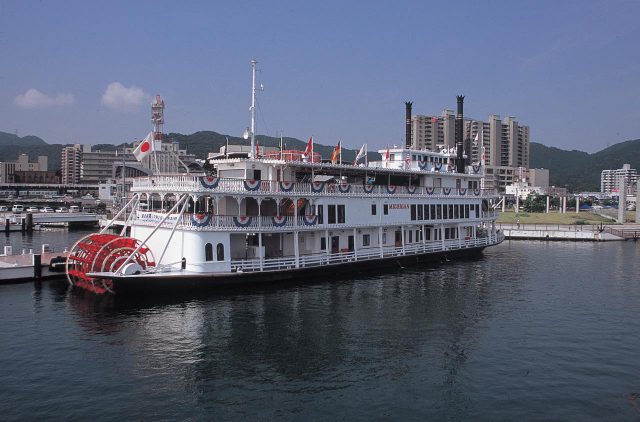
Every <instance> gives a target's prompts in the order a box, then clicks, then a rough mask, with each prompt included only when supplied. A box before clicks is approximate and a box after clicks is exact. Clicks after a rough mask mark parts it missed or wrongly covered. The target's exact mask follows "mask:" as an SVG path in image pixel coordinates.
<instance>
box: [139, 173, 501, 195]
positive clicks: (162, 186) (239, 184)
mask: <svg viewBox="0 0 640 422" xmlns="http://www.w3.org/2000/svg"><path fill="white" fill-rule="evenodd" d="M133 190H134V191H136V192H148V193H154V192H158V193H167V192H194V193H196V192H197V193H202V194H205V193H210V194H215V193H223V194H226V193H230V194H233V193H237V194H243V193H244V194H250V195H263V196H264V195H269V194H277V195H279V196H293V195H304V196H327V195H331V196H334V195H336V196H353V195H359V196H372V195H383V196H394V195H408V196H414V195H418V196H420V195H422V196H427V197H430V196H437V197H494V196H495V195H496V193H495V190H494V189H480V188H456V187H426V186H400V185H398V186H395V185H372V184H363V183H344V182H311V183H308V182H307V183H305V182H279V181H269V180H258V181H255V180H243V179H232V178H216V177H214V178H207V177H206V176H185V175H181V176H150V177H141V178H136V179H134V181H133Z"/></svg>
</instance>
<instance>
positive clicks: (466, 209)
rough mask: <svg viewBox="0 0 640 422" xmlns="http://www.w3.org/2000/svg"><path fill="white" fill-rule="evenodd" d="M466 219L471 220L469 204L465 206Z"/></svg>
mask: <svg viewBox="0 0 640 422" xmlns="http://www.w3.org/2000/svg"><path fill="white" fill-rule="evenodd" d="M464 218H469V204H465V205H464Z"/></svg>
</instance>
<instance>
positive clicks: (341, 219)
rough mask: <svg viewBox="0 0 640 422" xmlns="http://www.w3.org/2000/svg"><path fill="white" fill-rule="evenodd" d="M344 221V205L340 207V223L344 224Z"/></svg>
mask: <svg viewBox="0 0 640 422" xmlns="http://www.w3.org/2000/svg"><path fill="white" fill-rule="evenodd" d="M344 220H345V209H344V205H338V223H340V224H344Z"/></svg>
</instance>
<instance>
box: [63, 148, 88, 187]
mask: <svg viewBox="0 0 640 422" xmlns="http://www.w3.org/2000/svg"><path fill="white" fill-rule="evenodd" d="M83 148H87V149H88V150H89V151H90V150H91V146H90V145H84V146H83V145H80V144H75V145H71V146H67V147H64V148H62V158H61V160H60V175H61V177H60V179H61V182H62V184H65V185H70V184H77V183H80V175H81V168H82V150H83Z"/></svg>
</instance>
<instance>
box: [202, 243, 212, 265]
mask: <svg viewBox="0 0 640 422" xmlns="http://www.w3.org/2000/svg"><path fill="white" fill-rule="evenodd" d="M204 260H205V261H213V245H212V244H211V243H207V244H206V245H204Z"/></svg>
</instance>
